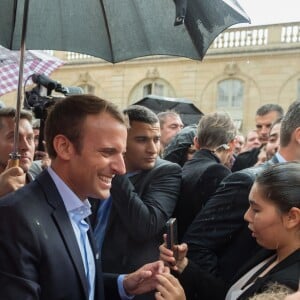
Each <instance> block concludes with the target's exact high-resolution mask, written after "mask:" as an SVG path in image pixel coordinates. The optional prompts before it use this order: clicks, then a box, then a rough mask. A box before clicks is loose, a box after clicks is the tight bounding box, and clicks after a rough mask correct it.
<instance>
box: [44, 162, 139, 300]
mask: <svg viewBox="0 0 300 300" xmlns="http://www.w3.org/2000/svg"><path fill="white" fill-rule="evenodd" d="M47 171H48V172H49V175H50V176H51V178H52V179H53V181H54V183H55V185H56V187H57V190H58V192H59V194H60V196H61V198H62V199H63V202H64V205H65V207H66V210H67V212H68V215H69V218H70V222H71V224H72V227H73V230H74V233H75V236H76V240H77V243H78V246H79V249H80V253H81V256H82V261H83V263H84V269H85V272H86V275H87V276H88V277H87V278H89V279H88V281H89V287H90V289H89V300H94V294H95V272H96V270H95V261H94V256H93V252H92V249H91V246H90V243H89V240H88V238H87V236H86V238H87V244H88V246H87V248H86V249H85V248H84V246H83V243H82V235H81V230H80V224H78V217H77V216H78V213H79V214H81V215H82V216H83V218H80V219H81V222H82V220H83V219H84V218H86V217H87V216H89V215H90V214H91V205H90V203H89V201H88V200H87V199H86V200H84V201H81V200H80V199H79V198H78V197H77V196H76V195H75V194H74V192H73V191H72V190H71V189H70V188H69V187H68V186H67V185H66V184H65V183H64V181H63V180H62V179H61V178H60V177H59V176H58V175H57V174H56V173H55V172H54V170H53V169H52V168H51V167H50V166H49V167H48V168H47ZM83 221H84V220H83ZM84 223H86V222H85V221H84V222H83V223H82V225H83V226H85V224H84ZM86 225H87V226H88V224H87V223H86ZM86 228H87V229H86V231H87V230H88V227H86ZM124 277H125V275H124V274H122V275H119V277H118V281H117V285H118V291H119V294H120V297H121V299H122V300H130V299H133V298H134V296H128V295H127V294H126V291H125V290H124V285H123V280H124Z"/></svg>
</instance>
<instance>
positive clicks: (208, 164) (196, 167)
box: [174, 149, 231, 241]
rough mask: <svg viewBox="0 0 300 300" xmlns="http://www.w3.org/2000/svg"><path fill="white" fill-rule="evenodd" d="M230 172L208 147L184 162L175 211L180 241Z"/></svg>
mask: <svg viewBox="0 0 300 300" xmlns="http://www.w3.org/2000/svg"><path fill="white" fill-rule="evenodd" d="M230 173H231V171H230V170H229V169H228V168H227V167H225V166H224V165H223V164H222V163H221V162H220V160H219V158H218V157H217V156H216V155H214V154H213V153H212V152H211V151H209V150H207V149H201V150H198V151H197V152H196V153H195V154H194V156H193V158H192V159H191V160H188V161H187V162H186V163H185V164H184V166H183V168H182V183H181V192H180V198H179V201H178V203H177V206H176V209H175V212H174V216H175V217H176V218H177V221H178V237H179V241H180V240H181V239H182V237H183V235H184V233H185V232H186V230H187V228H188V227H189V225H190V224H191V223H192V221H193V220H194V218H195V216H196V215H197V213H198V212H199V211H200V210H201V209H202V207H203V206H204V205H205V203H206V202H207V200H208V199H209V198H210V196H211V195H212V194H213V193H214V192H215V191H216V189H217V187H218V185H219V184H220V182H221V181H222V180H223V179H224V178H225V177H226V176H227V175H229V174H230Z"/></svg>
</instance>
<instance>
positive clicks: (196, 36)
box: [0, 0, 249, 157]
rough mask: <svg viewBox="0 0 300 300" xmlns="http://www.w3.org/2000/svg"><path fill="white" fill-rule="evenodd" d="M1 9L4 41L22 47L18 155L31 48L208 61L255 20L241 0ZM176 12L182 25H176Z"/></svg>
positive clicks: (112, 1)
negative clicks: (238, 28) (231, 32)
mask: <svg viewBox="0 0 300 300" xmlns="http://www.w3.org/2000/svg"><path fill="white" fill-rule="evenodd" d="M174 2H175V3H176V6H175V4H174ZM0 7H1V9H0V45H2V46H4V47H6V48H8V49H12V50H19V49H20V50H21V51H20V74H19V86H18V95H17V113H16V127H15V141H14V153H13V154H12V156H13V157H17V156H18V154H17V151H16V150H17V148H18V139H17V136H18V124H19V116H20V106H21V98H22V96H21V95H22V78H23V63H24V52H25V48H27V49H38V50H43V49H51V50H66V51H74V52H81V53H85V54H90V55H93V56H96V57H100V58H103V59H104V60H107V61H109V62H113V63H115V62H120V61H124V60H127V59H131V58H135V57H141V56H146V55H155V54H166V55H177V56H184V57H190V58H193V59H202V58H203V56H204V54H205V53H206V51H207V49H208V47H209V46H210V44H211V43H212V41H213V40H214V39H215V38H216V37H217V36H218V35H219V34H220V33H221V32H222V31H224V30H225V29H226V28H228V27H229V26H231V25H233V24H237V23H245V22H249V17H248V16H247V14H246V13H245V12H244V11H243V9H242V8H241V7H240V6H239V4H238V3H237V1H236V0H207V1H204V0H174V1H173V0H88V1H82V0H51V1H50V0H0ZM175 7H176V9H175ZM175 15H176V19H175V24H176V25H178V24H182V25H181V26H173V24H174V18H175ZM183 24H185V26H184V25H183ZM25 37H26V47H25Z"/></svg>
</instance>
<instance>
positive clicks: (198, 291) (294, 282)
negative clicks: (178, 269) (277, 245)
mask: <svg viewBox="0 0 300 300" xmlns="http://www.w3.org/2000/svg"><path fill="white" fill-rule="evenodd" d="M273 254H274V251H270V250H265V249H261V250H260V251H259V252H258V253H257V254H256V255H255V256H254V257H252V258H250V259H249V262H247V263H246V264H245V265H244V266H242V268H240V270H239V271H238V273H237V274H236V275H235V276H234V279H233V281H232V282H231V283H230V284H228V285H226V284H225V283H224V282H223V281H222V280H221V279H220V278H216V277H214V276H212V275H211V274H209V273H207V272H205V271H204V270H202V269H201V268H200V267H199V266H197V265H196V264H194V263H193V262H189V264H188V266H187V268H186V269H185V270H184V272H183V273H182V274H181V275H180V276H179V280H180V282H181V284H182V285H183V287H184V290H185V292H186V296H187V299H189V300H212V299H213V300H224V298H225V295H226V291H227V290H228V289H229V287H230V286H231V284H233V283H235V281H237V280H238V279H240V278H241V277H242V276H243V275H244V274H246V273H247V272H248V271H250V270H251V269H252V268H253V267H255V266H256V265H258V264H259V263H260V262H262V261H263V260H264V259H266V258H268V257H271V256H272V255H273ZM299 276H300V249H298V250H296V251H295V252H294V253H292V254H291V255H289V256H288V257H287V258H286V259H284V260H283V261H281V262H280V263H279V264H278V265H276V266H275V267H274V268H273V269H272V270H270V271H269V272H268V273H267V274H266V275H265V276H263V277H258V278H257V279H256V280H255V281H254V283H253V285H251V286H250V287H249V288H248V289H245V291H244V293H243V294H242V295H240V296H239V297H238V300H247V299H249V298H250V297H251V296H253V295H254V294H255V293H261V292H263V291H264V290H265V289H267V288H268V287H269V284H271V283H275V282H277V283H279V284H283V285H286V286H288V287H290V288H291V289H293V290H295V291H296V290H297V289H298V282H299V278H300V277H299Z"/></svg>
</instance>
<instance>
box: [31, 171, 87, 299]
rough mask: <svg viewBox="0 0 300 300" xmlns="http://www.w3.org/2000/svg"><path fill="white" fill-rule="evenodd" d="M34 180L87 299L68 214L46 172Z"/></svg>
mask: <svg viewBox="0 0 300 300" xmlns="http://www.w3.org/2000/svg"><path fill="white" fill-rule="evenodd" d="M36 180H37V181H38V182H39V183H40V184H41V185H42V187H43V189H44V191H45V195H46V196H45V197H46V199H47V201H48V203H49V204H50V206H52V208H53V211H52V216H53V219H54V220H55V223H56V225H57V227H58V231H59V233H60V234H61V237H62V239H63V241H64V243H65V246H66V250H67V251H68V253H69V255H70V257H71V260H72V261H73V263H74V266H75V269H76V272H77V273H78V276H79V278H80V282H81V284H82V286H83V289H84V293H85V296H86V299H88V283H87V278H86V275H85V270H84V265H83V261H82V257H81V253H80V249H79V246H78V244H77V240H76V236H75V233H74V230H73V227H72V224H71V221H70V219H69V216H68V213H67V211H66V209H65V206H64V203H63V200H62V198H61V197H60V194H59V192H58V191H57V188H56V186H55V184H54V182H53V180H52V179H51V177H50V175H49V174H48V172H46V171H45V172H43V173H41V175H40V176H39V177H38V178H37V179H36Z"/></svg>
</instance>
